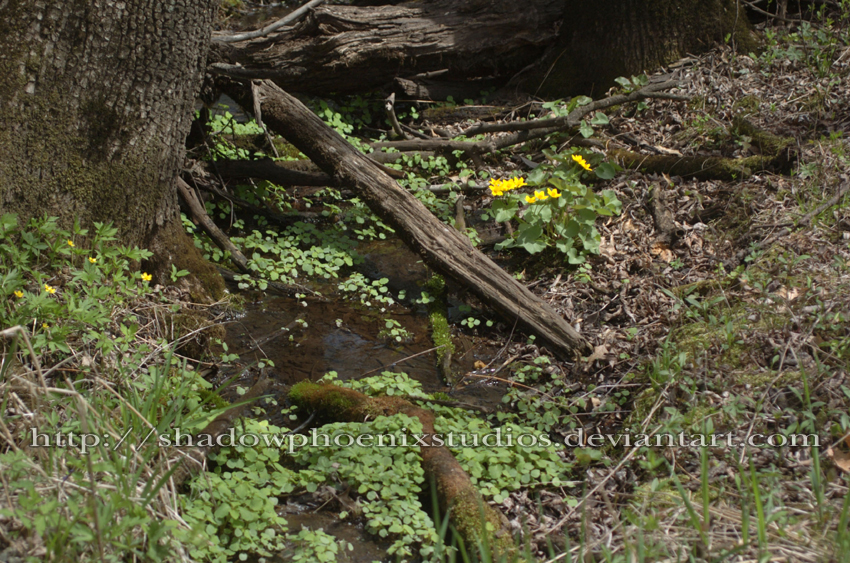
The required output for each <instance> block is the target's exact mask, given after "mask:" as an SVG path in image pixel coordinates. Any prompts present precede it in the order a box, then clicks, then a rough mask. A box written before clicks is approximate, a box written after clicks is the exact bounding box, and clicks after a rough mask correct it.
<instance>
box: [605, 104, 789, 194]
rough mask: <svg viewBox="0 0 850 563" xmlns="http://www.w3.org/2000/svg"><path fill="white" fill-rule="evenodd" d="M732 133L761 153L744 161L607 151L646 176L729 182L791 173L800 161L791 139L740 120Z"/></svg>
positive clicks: (621, 150)
mask: <svg viewBox="0 0 850 563" xmlns="http://www.w3.org/2000/svg"><path fill="white" fill-rule="evenodd" d="M732 132H734V133H735V134H736V135H737V136H739V137H740V138H744V137H746V138H747V139H749V142H750V143H751V147H752V149H753V150H754V151H756V152H758V154H755V155H753V156H748V157H745V158H726V157H722V156H700V155H697V156H681V155H674V154H662V155H644V154H639V153H635V152H632V151H628V150H625V149H613V150H610V151H608V157H609V158H616V159H617V160H618V161H619V162H620V163H621V164H622V165H623V167H624V168H633V169H639V170H641V171H643V172H645V173H651V174H652V173H654V174H668V175H670V176H682V177H688V178H696V179H698V180H726V181H734V180H741V179H746V178H749V177H750V176H752V175H753V174H756V173H758V172H761V171H763V170H767V171H770V172H775V173H777V174H788V173H790V172H791V170H792V169H793V167H794V164H795V163H796V162H797V158H798V154H797V148H796V143H795V141H794V139H792V138H787V137H779V136H776V135H773V134H771V133H768V132H767V131H764V130H762V129H759V128H757V127H756V126H754V125H753V124H752V123H750V122H749V121H747V120H746V119H743V118H741V117H736V118H735V119H734V120H733V122H732Z"/></svg>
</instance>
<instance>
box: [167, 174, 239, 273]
mask: <svg viewBox="0 0 850 563" xmlns="http://www.w3.org/2000/svg"><path fill="white" fill-rule="evenodd" d="M177 193H178V194H179V195H180V197H181V198H182V199H183V201H184V202H185V203H186V206H187V207H188V208H189V213H190V214H191V215H192V218H193V219H194V220H195V221H197V222H198V223H199V224H200V225H201V228H202V229H203V230H204V232H205V233H207V234H208V235H209V236H210V238H211V239H212V240H213V242H215V244H216V245H217V246H218V247H219V248H220V249H222V250H224V251H227V252H230V261H231V262H233V263H234V264H235V265H236V267H237V268H239V270H240V271H242V272H243V273H250V272H251V270H250V269H249V268H248V259H247V258H245V255H244V254H242V252H241V251H240V250H239V249H238V248H236V245H235V244H233V243H232V242H230V239H229V238H228V237H227V235H226V234H224V233H223V232H221V229H219V228H218V227H217V226H216V224H215V223H213V220H212V219H210V216H209V215H207V210H206V209H204V204H203V203H201V201H200V200H199V199H198V196H196V195H195V191H194V190H193V189H192V188H191V187H190V186H189V184H187V183H186V182H184V181H183V179H182V178H177Z"/></svg>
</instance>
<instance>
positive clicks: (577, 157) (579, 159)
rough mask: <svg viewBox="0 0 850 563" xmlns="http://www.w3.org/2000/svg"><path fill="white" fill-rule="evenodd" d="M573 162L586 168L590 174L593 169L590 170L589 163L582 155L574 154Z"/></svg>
mask: <svg viewBox="0 0 850 563" xmlns="http://www.w3.org/2000/svg"><path fill="white" fill-rule="evenodd" d="M573 160H575V161H576V163H578V165H579V166H581V167H582V168H584V169H585V170H587V171H588V172H591V171H592V168H590V165H589V164H588V163H587V161H586V160H585V159H584V157H583V156H581V155H580V154H574V155H573Z"/></svg>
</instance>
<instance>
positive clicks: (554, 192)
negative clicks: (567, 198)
mask: <svg viewBox="0 0 850 563" xmlns="http://www.w3.org/2000/svg"><path fill="white" fill-rule="evenodd" d="M546 193H547V194H549V197H551V198H554V199H557V198H559V197H561V192H559V191H558V190H557V189H553V188H546Z"/></svg>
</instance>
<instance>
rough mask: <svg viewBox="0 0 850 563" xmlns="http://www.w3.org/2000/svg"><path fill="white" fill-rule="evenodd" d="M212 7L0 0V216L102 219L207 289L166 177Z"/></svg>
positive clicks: (177, 0)
mask: <svg viewBox="0 0 850 563" xmlns="http://www.w3.org/2000/svg"><path fill="white" fill-rule="evenodd" d="M217 5H218V2H216V1H215V0H171V1H169V2H160V1H156V0H130V1H127V2H117V1H112V0H98V1H95V2H76V3H68V2H60V1H57V0H49V1H44V2H38V3H33V2H26V1H23V0H7V1H5V2H0V153H2V159H0V212H4V213H6V212H16V213H18V214H19V215H20V216H21V217H23V218H28V217H33V216H40V215H43V214H49V215H56V216H58V217H60V219H61V220H62V221H63V222H64V223H65V224H66V225H67V224H70V223H72V222H73V221H74V220H75V219H79V220H80V222H81V224H83V225H84V226H85V225H90V224H91V223H92V222H93V221H104V222H106V221H112V222H114V223H115V225H116V226H117V227H118V228H119V230H120V232H121V235H122V238H123V240H124V242H126V243H129V244H139V245H143V246H146V247H148V248H149V249H151V250H153V251H154V252H155V253H156V255H157V258H158V259H159V260H161V261H162V262H161V263H164V262H170V261H171V258H175V259H178V263H182V264H184V265H185V266H190V268H189V269H192V270H194V271H196V272H198V271H199V269H200V273H201V275H203V276H204V277H206V278H207V279H205V280H203V281H205V282H207V284H206V285H207V288H208V289H212V290H215V289H216V288H217V285H216V282H217V280H218V284H220V278H218V277H217V274H216V273H215V271H214V270H212V269H211V267H209V266H206V267H205V266H204V265H203V264H204V263H203V262H201V261H200V260H198V261H197V263H195V264H190V261H191V257H194V256H197V257H198V258H200V256H199V255H198V254H197V251H196V250H195V249H194V245H193V244H192V243H191V241H189V239H188V238H187V237H186V235H185V233H184V232H183V229H182V226H181V224H180V218H179V213H178V205H177V195H176V192H175V187H174V181H175V178H176V175H177V172H178V170H179V168H180V167H181V165H182V159H183V144H184V142H185V139H186V135H187V133H188V130H189V126H190V123H191V121H190V120H191V116H192V109H193V103H194V99H195V95H196V92H197V90H198V88H199V86H200V80H201V78H202V76H203V74H202V72H203V69H204V64H205V62H206V55H207V51H208V42H209V36H210V30H211V29H212V22H213V18H214V16H215V13H216V9H217ZM187 259H189V260H187Z"/></svg>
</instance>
